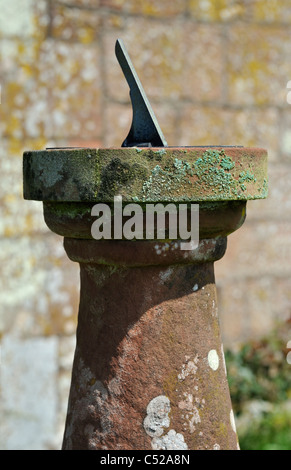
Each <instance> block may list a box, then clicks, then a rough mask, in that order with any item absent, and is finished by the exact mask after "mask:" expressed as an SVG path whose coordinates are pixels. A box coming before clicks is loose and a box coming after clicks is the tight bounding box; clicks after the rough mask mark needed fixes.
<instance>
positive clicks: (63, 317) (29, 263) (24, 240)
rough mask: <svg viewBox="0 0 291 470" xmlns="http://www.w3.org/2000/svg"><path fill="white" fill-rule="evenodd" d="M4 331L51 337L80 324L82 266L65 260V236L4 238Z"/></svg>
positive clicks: (0, 274) (0, 257) (0, 295)
mask: <svg viewBox="0 0 291 470" xmlns="http://www.w3.org/2000/svg"><path fill="white" fill-rule="evenodd" d="M1 246H2V248H1V254H0V261H1V264H0V278H1V279H2V290H1V292H0V305H1V311H0V313H1V315H0V317H1V332H2V333H3V334H4V333H5V334H6V332H7V331H9V330H12V331H13V332H14V333H15V334H18V335H21V336H24V337H29V336H36V335H37V336H49V335H60V334H64V335H68V334H71V333H72V332H73V331H74V329H75V326H76V314H77V309H78V303H79V294H78V292H77V290H76V287H75V286H76V285H78V283H79V274H78V268H77V266H76V265H73V264H72V263H70V265H69V266H68V264H69V263H68V261H67V260H66V259H65V255H64V252H63V244H62V239H61V237H58V236H56V235H55V236H53V237H52V236H51V234H49V235H47V236H44V234H40V235H38V236H37V235H34V236H33V237H32V236H31V235H29V236H27V237H26V236H23V235H22V236H19V237H17V238H15V237H14V238H11V239H10V238H5V239H2V241H1Z"/></svg>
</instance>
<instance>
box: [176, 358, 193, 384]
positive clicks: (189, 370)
mask: <svg viewBox="0 0 291 470" xmlns="http://www.w3.org/2000/svg"><path fill="white" fill-rule="evenodd" d="M189 359H190V356H185V362H186V364H182V370H181V373H180V374H178V379H179V380H185V378H186V377H188V375H190V374H192V375H195V374H196V372H197V369H198V367H197V363H198V354H197V355H196V356H195V357H194V359H193V361H190V360H189Z"/></svg>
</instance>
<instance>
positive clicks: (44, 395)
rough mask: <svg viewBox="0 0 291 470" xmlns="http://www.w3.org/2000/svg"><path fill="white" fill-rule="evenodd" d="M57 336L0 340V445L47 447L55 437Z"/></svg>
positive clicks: (53, 445) (35, 448)
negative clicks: (0, 354) (0, 385)
mask: <svg viewBox="0 0 291 470" xmlns="http://www.w3.org/2000/svg"><path fill="white" fill-rule="evenodd" d="M57 348H58V341H57V338H56V337H54V336H52V337H49V338H29V339H25V340H20V339H19V338H17V337H15V336H13V335H8V334H7V335H5V337H4V338H3V339H2V341H1V353H2V357H1V384H2V387H1V409H2V410H1V411H2V416H3V415H4V416H5V420H1V433H0V435H1V444H0V446H1V449H3V450H49V449H51V448H54V447H55V446H56V445H58V444H59V442H56V441H58V439H56V432H55V431H56V423H57V409H58V395H57V386H56V385H57V383H56V379H57V371H58V362H57Z"/></svg>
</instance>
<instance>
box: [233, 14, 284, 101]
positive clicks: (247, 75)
mask: <svg viewBox="0 0 291 470" xmlns="http://www.w3.org/2000/svg"><path fill="white" fill-rule="evenodd" d="M254 45H255V47H254ZM290 47H291V38H290V34H289V31H288V30H287V29H285V28H280V27H274V26H259V25H254V24H249V23H248V24H243V23H238V24H233V25H232V26H231V27H230V28H229V32H228V50H227V61H228V65H227V68H226V70H225V73H227V80H228V87H229V101H230V102H231V103H234V104H239V105H256V106H262V105H266V104H272V105H276V106H282V105H284V104H285V103H286V83H287V81H288V79H290V76H291V68H290V63H289V61H288V60H282V57H288V54H289V51H290Z"/></svg>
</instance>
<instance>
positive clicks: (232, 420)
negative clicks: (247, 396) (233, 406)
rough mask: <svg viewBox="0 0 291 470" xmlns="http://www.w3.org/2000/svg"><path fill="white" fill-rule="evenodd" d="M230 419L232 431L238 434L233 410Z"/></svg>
mask: <svg viewBox="0 0 291 470" xmlns="http://www.w3.org/2000/svg"><path fill="white" fill-rule="evenodd" d="M229 419H230V424H231V427H232V430H233V431H234V432H235V433H236V425H235V420H234V414H233V410H230V414H229Z"/></svg>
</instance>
